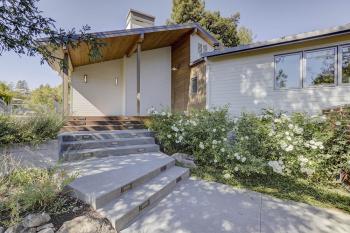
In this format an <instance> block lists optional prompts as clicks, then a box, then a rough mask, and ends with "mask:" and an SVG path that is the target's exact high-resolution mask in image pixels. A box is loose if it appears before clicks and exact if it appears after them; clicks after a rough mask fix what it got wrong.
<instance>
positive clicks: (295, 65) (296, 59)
mask: <svg viewBox="0 0 350 233" xmlns="http://www.w3.org/2000/svg"><path fill="white" fill-rule="evenodd" d="M300 59H301V54H300V53H294V54H286V55H280V56H275V87H276V88H277V89H279V88H298V87H300V75H301V66H300Z"/></svg>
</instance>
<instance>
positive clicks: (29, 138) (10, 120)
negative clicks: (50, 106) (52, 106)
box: [0, 113, 64, 145]
mask: <svg viewBox="0 0 350 233" xmlns="http://www.w3.org/2000/svg"><path fill="white" fill-rule="evenodd" d="M63 125H64V121H63V119H62V118H61V117H60V116H57V115H55V114H53V113H41V114H39V113H38V114H36V115H34V116H30V117H14V116H4V115H0V145H5V144H11V143H34V144H35V143H40V142H42V141H45V140H48V139H52V138H55V137H56V136H57V133H58V132H59V131H60V129H61V128H62V127H63Z"/></svg>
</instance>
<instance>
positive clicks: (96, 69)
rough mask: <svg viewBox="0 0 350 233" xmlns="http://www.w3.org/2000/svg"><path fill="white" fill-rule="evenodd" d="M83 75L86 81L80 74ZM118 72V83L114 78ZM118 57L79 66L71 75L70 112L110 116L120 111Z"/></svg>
mask: <svg viewBox="0 0 350 233" xmlns="http://www.w3.org/2000/svg"><path fill="white" fill-rule="evenodd" d="M85 74H86V75H87V83H85V82H84V75H85ZM116 76H118V85H116V82H115V78H116ZM123 82H124V80H123V75H122V60H120V59H119V60H112V61H107V62H102V63H97V64H92V65H86V66H80V67H77V68H75V69H74V72H73V73H72V75H71V85H72V100H71V115H74V116H113V115H121V114H122V113H123V102H122V99H123V95H124V90H123V88H122V87H123Z"/></svg>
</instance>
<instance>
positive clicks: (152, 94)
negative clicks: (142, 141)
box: [71, 47, 171, 116]
mask: <svg viewBox="0 0 350 233" xmlns="http://www.w3.org/2000/svg"><path fill="white" fill-rule="evenodd" d="M85 74H86V75H87V76H88V78H87V83H85V82H84V75H85ZM116 77H118V84H116ZM71 79H72V83H71V84H72V106H71V115H74V116H114V115H137V109H136V54H134V55H132V56H131V57H129V58H126V57H125V58H123V59H118V60H112V61H106V62H101V63H97V64H92V65H86V66H80V67H77V68H75V70H74V72H73V73H72V75H71ZM170 106H171V48H170V47H165V48H160V49H155V50H149V51H144V52H142V53H141V115H147V109H149V108H151V107H155V108H156V109H164V108H170Z"/></svg>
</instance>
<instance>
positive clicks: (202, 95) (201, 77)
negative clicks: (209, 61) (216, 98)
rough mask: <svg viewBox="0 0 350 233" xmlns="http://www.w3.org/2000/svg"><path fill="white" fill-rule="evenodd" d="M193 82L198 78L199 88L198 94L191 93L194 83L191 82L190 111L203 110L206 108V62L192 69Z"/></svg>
mask: <svg viewBox="0 0 350 233" xmlns="http://www.w3.org/2000/svg"><path fill="white" fill-rule="evenodd" d="M190 77H191V80H192V78H194V77H197V80H198V81H197V88H198V91H197V93H196V94H193V93H191V85H192V83H191V82H192V81H190V82H189V85H190V86H189V90H190V91H189V93H188V95H189V101H188V107H187V108H188V110H192V109H203V108H205V106H206V63H205V62H204V61H202V62H200V63H199V64H196V65H194V66H192V67H191V76H190Z"/></svg>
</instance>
